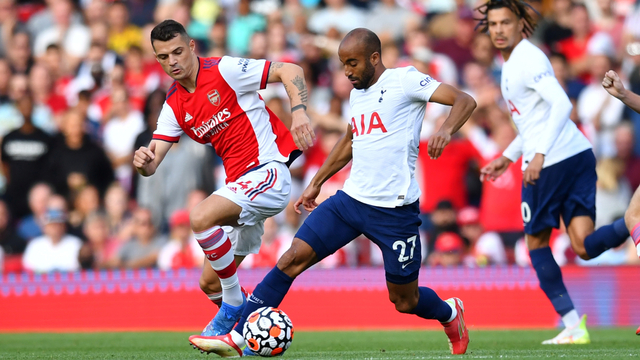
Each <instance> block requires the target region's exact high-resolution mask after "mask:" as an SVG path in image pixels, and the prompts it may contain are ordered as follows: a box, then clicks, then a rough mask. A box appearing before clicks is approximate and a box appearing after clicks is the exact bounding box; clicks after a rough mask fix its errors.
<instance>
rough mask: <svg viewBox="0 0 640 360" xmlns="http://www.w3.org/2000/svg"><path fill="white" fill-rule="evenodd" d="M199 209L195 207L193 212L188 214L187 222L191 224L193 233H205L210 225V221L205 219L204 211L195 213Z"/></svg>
mask: <svg viewBox="0 0 640 360" xmlns="http://www.w3.org/2000/svg"><path fill="white" fill-rule="evenodd" d="M198 209H199V208H198V207H196V208H195V209H194V211H191V214H189V220H190V222H191V229H192V230H193V231H194V232H201V231H205V230H207V229H208V228H210V227H211V226H212V225H209V224H210V223H211V219H210V218H208V217H207V214H206V213H205V212H204V211H197V210H198Z"/></svg>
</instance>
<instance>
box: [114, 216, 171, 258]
mask: <svg viewBox="0 0 640 360" xmlns="http://www.w3.org/2000/svg"><path fill="white" fill-rule="evenodd" d="M165 242H166V239H165V238H164V237H162V236H158V235H157V234H156V229H155V227H154V225H153V221H152V219H151V211H149V209H145V208H138V209H137V210H135V211H134V213H133V237H132V238H131V239H130V240H129V241H127V242H126V243H124V245H122V247H121V248H120V250H119V251H118V254H117V256H116V261H115V266H116V267H117V268H125V269H144V268H152V267H155V266H156V263H157V261H158V253H159V252H160V249H161V248H162V246H163V245H164V244H165Z"/></svg>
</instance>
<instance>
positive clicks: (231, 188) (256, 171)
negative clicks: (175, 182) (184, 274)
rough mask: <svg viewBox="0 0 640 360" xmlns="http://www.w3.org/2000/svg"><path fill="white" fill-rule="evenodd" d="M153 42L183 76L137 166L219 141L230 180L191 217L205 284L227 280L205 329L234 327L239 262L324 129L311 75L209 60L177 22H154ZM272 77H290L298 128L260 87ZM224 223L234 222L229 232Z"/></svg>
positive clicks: (170, 70)
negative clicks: (300, 155)
mask: <svg viewBox="0 0 640 360" xmlns="http://www.w3.org/2000/svg"><path fill="white" fill-rule="evenodd" d="M151 44H152V45H153V48H154V51H155V55H156V58H157V60H158V62H159V63H160V64H161V65H162V68H163V69H164V71H165V72H166V73H167V74H168V75H169V76H171V77H172V78H174V79H175V80H176V81H175V82H174V83H173V85H171V87H170V88H169V91H168V92H167V98H166V101H165V104H164V105H163V108H162V111H161V113H160V116H159V118H158V127H157V129H156V131H155V132H154V135H153V140H152V141H151V144H150V145H149V147H148V148H147V147H141V148H140V149H138V150H137V151H136V152H135V156H134V159H133V164H134V166H135V167H136V168H137V170H138V172H139V173H140V174H141V175H143V176H151V175H153V174H154V173H155V170H156V168H157V167H158V166H160V163H161V162H162V159H163V158H164V157H165V155H166V154H167V152H168V151H169V149H171V146H172V145H173V142H177V141H178V139H179V138H180V136H181V135H182V134H183V133H185V134H187V135H189V137H191V138H192V139H193V140H195V141H196V142H199V143H201V144H206V145H211V146H213V147H214V148H215V150H216V152H217V153H218V155H219V156H220V157H221V158H222V161H223V165H224V168H225V172H226V174H227V179H226V186H224V187H222V188H221V189H218V190H217V191H216V192H214V193H213V194H212V195H211V196H209V197H208V198H207V199H205V200H203V201H202V202H201V203H200V204H198V205H197V206H196V207H195V208H194V209H193V210H192V211H191V214H190V221H191V228H192V230H193V232H194V233H195V237H196V240H198V243H199V244H200V246H201V247H202V249H203V251H204V253H205V256H206V259H205V266H204V269H203V275H202V278H201V287H202V288H203V290H209V289H210V288H211V287H213V286H212V283H215V284H214V285H217V279H218V278H219V279H220V283H221V287H222V305H221V307H220V310H219V311H218V313H217V314H216V316H215V318H214V319H213V320H212V321H211V323H210V324H209V325H208V326H207V327H206V328H205V330H204V331H203V333H204V334H211V335H213V334H218V333H224V334H226V333H228V332H229V330H230V329H231V328H232V327H233V325H235V323H236V321H237V320H238V318H239V317H240V314H241V313H242V309H243V308H244V306H245V304H246V298H245V295H244V294H243V293H242V292H241V288H240V284H239V280H238V275H237V273H236V263H235V261H241V260H242V259H243V258H244V256H246V255H247V254H249V253H257V252H258V250H259V249H260V243H261V236H262V233H263V223H264V220H265V219H266V218H268V217H270V216H274V215H276V214H278V213H279V212H280V211H282V210H283V209H284V207H285V206H286V205H287V204H288V203H289V196H290V189H291V175H290V173H289V170H288V168H287V165H288V163H289V162H290V161H292V160H293V158H294V157H295V152H296V151H297V150H296V148H299V149H300V150H302V149H306V148H307V147H308V146H310V145H311V144H312V143H313V138H314V137H315V136H314V133H313V130H312V129H311V126H310V121H309V118H308V117H307V115H306V112H305V110H306V102H307V88H306V85H305V81H304V73H303V71H302V68H300V67H299V66H297V65H295V64H284V63H273V64H272V63H271V62H270V61H265V60H252V59H239V58H232V57H228V56H224V57H222V58H200V57H198V56H196V54H195V42H194V41H193V39H190V38H189V36H188V35H187V33H186V31H185V29H184V27H183V26H182V25H181V24H179V23H177V22H175V21H173V20H165V21H163V22H162V23H160V24H158V25H157V26H156V27H155V28H154V29H153V30H152V32H151ZM268 82H282V83H283V84H284V86H285V89H286V90H287V94H288V95H289V98H290V100H291V105H292V108H291V112H292V123H291V132H289V131H288V130H287V128H286V127H285V126H284V124H283V123H282V122H281V121H280V120H279V119H278V118H277V117H276V116H275V115H274V114H273V113H272V112H271V111H270V110H269V109H268V108H267V107H266V105H265V104H264V101H263V100H262V98H260V96H259V94H258V93H257V90H259V89H264V88H265V87H266V84H267V83H268ZM294 89H297V91H294ZM222 226H232V227H233V230H232V231H231V232H229V233H227V232H226V231H225V230H224V229H222ZM234 254H235V255H236V256H234ZM205 292H206V291H205ZM209 295H210V299H212V300H215V299H213V298H211V295H212V294H209ZM213 295H215V294H213Z"/></svg>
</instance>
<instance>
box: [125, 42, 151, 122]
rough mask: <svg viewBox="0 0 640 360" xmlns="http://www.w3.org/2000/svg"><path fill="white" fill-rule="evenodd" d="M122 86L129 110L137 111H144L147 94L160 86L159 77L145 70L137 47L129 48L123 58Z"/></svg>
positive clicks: (140, 51)
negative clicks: (129, 105) (124, 89)
mask: <svg viewBox="0 0 640 360" xmlns="http://www.w3.org/2000/svg"><path fill="white" fill-rule="evenodd" d="M124 85H125V87H126V89H127V93H128V94H129V103H130V104H131V108H132V109H134V110H137V111H142V110H143V109H144V103H145V99H146V97H147V94H149V93H151V92H152V91H154V90H155V89H157V88H158V86H160V75H159V74H158V73H157V72H154V71H151V69H145V67H144V63H143V57H142V49H141V48H140V47H138V46H131V47H129V50H128V51H127V54H126V56H125V58H124Z"/></svg>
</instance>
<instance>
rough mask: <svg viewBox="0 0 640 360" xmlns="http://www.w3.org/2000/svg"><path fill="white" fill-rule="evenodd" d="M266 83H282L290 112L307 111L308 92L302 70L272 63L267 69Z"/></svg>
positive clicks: (293, 66)
mask: <svg viewBox="0 0 640 360" xmlns="http://www.w3.org/2000/svg"><path fill="white" fill-rule="evenodd" d="M267 81H268V82H270V83H271V82H282V84H283V85H284V88H285V90H286V91H287V95H289V99H290V100H291V112H292V113H293V112H295V111H297V110H299V109H302V110H307V101H308V90H307V84H306V82H305V80H304V73H303V71H302V68H301V67H300V66H298V65H296V64H290V63H281V62H274V63H272V64H271V67H270V68H269V76H268V79H267Z"/></svg>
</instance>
